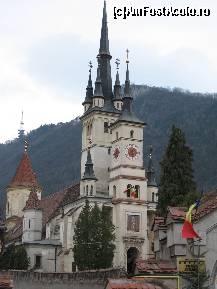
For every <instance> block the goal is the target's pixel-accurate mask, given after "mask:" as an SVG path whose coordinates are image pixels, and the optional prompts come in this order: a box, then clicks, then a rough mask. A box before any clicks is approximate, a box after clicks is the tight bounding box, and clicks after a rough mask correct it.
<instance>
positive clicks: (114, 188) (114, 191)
mask: <svg viewBox="0 0 217 289" xmlns="http://www.w3.org/2000/svg"><path fill="white" fill-rule="evenodd" d="M113 198H116V186H113Z"/></svg>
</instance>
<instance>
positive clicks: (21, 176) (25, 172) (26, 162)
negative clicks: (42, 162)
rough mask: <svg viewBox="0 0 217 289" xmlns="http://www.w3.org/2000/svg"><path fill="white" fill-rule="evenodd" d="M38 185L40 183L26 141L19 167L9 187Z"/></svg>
mask: <svg viewBox="0 0 217 289" xmlns="http://www.w3.org/2000/svg"><path fill="white" fill-rule="evenodd" d="M17 186H18V187H19V186H21V187H28V188H30V187H32V186H34V187H37V188H39V187H40V186H39V184H38V181H37V178H36V174H35V172H34V171H33V169H32V164H31V160H30V158H29V155H28V143H27V141H25V145H24V153H23V157H22V159H21V161H20V163H19V165H18V167H17V170H16V173H15V175H14V177H13V179H12V181H11V183H10V185H9V187H12V188H13V187H17Z"/></svg>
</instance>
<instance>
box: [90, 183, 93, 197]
mask: <svg viewBox="0 0 217 289" xmlns="http://www.w3.org/2000/svg"><path fill="white" fill-rule="evenodd" d="M90 195H91V196H92V195H93V186H92V185H91V187H90Z"/></svg>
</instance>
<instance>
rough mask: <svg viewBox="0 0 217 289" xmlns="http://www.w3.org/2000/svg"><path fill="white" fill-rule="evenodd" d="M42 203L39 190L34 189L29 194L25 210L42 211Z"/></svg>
mask: <svg viewBox="0 0 217 289" xmlns="http://www.w3.org/2000/svg"><path fill="white" fill-rule="evenodd" d="M40 205H41V202H40V200H39V199H38V195H37V189H36V188H35V187H32V189H31V192H30V194H29V198H28V200H27V201H26V205H25V207H24V209H23V210H32V209H33V210H40V209H41V206H40Z"/></svg>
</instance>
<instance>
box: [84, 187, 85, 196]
mask: <svg viewBox="0 0 217 289" xmlns="http://www.w3.org/2000/svg"><path fill="white" fill-rule="evenodd" d="M84 195H85V186H84Z"/></svg>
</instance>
